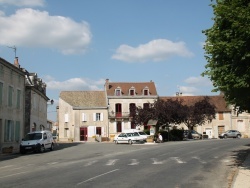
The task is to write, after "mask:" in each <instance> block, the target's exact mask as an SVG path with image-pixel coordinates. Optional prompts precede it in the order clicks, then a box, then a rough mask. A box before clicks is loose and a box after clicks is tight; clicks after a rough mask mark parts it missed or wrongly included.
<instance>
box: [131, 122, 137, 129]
mask: <svg viewBox="0 0 250 188" xmlns="http://www.w3.org/2000/svg"><path fill="white" fill-rule="evenodd" d="M131 129H136V125H135V122H134V121H132V122H131Z"/></svg>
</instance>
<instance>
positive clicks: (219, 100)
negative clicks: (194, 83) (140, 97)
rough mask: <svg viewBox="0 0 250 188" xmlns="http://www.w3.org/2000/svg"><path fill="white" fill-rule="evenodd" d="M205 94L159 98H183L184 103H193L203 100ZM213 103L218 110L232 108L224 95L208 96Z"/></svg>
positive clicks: (223, 110)
mask: <svg viewBox="0 0 250 188" xmlns="http://www.w3.org/2000/svg"><path fill="white" fill-rule="evenodd" d="M204 97H205V96H175V97H159V99H162V100H167V99H173V100H174V99H181V100H183V104H186V105H192V104H194V103H195V102H198V101H200V100H203V99H204ZM207 97H208V98H209V101H210V102H211V104H213V105H214V106H215V110H216V112H230V111H231V110H230V109H229V108H228V105H227V103H226V101H225V99H224V97H223V95H216V96H207Z"/></svg>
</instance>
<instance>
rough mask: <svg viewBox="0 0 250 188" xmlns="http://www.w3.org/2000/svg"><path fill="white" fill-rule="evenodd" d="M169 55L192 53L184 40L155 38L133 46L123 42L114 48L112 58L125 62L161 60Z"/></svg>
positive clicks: (183, 55) (189, 54)
mask: <svg viewBox="0 0 250 188" xmlns="http://www.w3.org/2000/svg"><path fill="white" fill-rule="evenodd" d="M171 56H182V57H191V56H193V53H192V52H190V51H189V50H188V49H187V48H186V45H185V43H184V42H172V41H170V40H166V39H157V40H152V41H150V42H149V43H147V44H142V45H139V46H138V47H135V48H134V47H131V46H128V45H125V44H123V45H121V46H120V47H119V48H118V49H117V50H116V53H115V54H114V55H113V56H112V59H117V60H121V61H125V62H147V61H163V60H166V59H167V58H169V57H171Z"/></svg>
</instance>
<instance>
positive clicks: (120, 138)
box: [114, 133, 144, 144]
mask: <svg viewBox="0 0 250 188" xmlns="http://www.w3.org/2000/svg"><path fill="white" fill-rule="evenodd" d="M114 142H115V143H116V144H120V143H126V144H134V143H144V140H143V138H142V137H140V136H138V134H137V133H120V134H119V135H117V136H115V138H114Z"/></svg>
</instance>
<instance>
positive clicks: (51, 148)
mask: <svg viewBox="0 0 250 188" xmlns="http://www.w3.org/2000/svg"><path fill="white" fill-rule="evenodd" d="M49 149H50V151H53V150H54V144H53V143H52V144H51V147H50V148H49Z"/></svg>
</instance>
